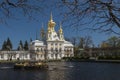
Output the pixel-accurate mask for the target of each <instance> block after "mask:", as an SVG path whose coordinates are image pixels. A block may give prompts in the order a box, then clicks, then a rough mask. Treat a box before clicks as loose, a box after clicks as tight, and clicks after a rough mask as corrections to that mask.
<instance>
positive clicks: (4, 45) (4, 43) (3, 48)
mask: <svg viewBox="0 0 120 80" xmlns="http://www.w3.org/2000/svg"><path fill="white" fill-rule="evenodd" d="M6 43H7V42H6V41H4V42H3V45H2V50H7V48H6Z"/></svg>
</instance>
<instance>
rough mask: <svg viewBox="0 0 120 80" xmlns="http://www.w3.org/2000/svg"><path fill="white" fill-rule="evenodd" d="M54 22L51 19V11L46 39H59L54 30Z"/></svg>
mask: <svg viewBox="0 0 120 80" xmlns="http://www.w3.org/2000/svg"><path fill="white" fill-rule="evenodd" d="M55 25H56V23H55V22H54V21H53V17H52V13H51V15H50V20H49V22H48V30H47V40H50V41H54V40H59V38H58V35H57V33H56V31H55V28H54V27H55Z"/></svg>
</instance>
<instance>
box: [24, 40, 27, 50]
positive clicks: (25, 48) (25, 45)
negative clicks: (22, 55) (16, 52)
mask: <svg viewBox="0 0 120 80" xmlns="http://www.w3.org/2000/svg"><path fill="white" fill-rule="evenodd" d="M24 50H28V42H27V41H25V44H24Z"/></svg>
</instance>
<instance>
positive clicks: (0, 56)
mask: <svg viewBox="0 0 120 80" xmlns="http://www.w3.org/2000/svg"><path fill="white" fill-rule="evenodd" d="M55 25H56V23H55V22H54V21H53V19H52V14H51V17H50V20H49V22H48V29H47V32H46V37H45V39H46V40H45V41H40V40H34V41H32V42H31V43H30V45H29V51H0V60H59V59H62V58H63V57H73V56H74V50H73V47H74V46H73V44H72V43H71V42H68V41H66V40H65V39H64V34H63V30H62V27H61V25H60V29H59V31H58V33H57V32H56V31H55Z"/></svg>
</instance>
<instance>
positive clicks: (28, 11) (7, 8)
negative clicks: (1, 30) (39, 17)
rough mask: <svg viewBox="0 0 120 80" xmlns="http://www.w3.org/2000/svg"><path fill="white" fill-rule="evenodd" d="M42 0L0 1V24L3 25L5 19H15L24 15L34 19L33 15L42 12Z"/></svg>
mask: <svg viewBox="0 0 120 80" xmlns="http://www.w3.org/2000/svg"><path fill="white" fill-rule="evenodd" d="M44 6H45V4H44V0H0V23H5V22H6V20H7V18H11V19H13V18H14V19H16V18H17V17H19V16H21V14H22V15H24V16H26V17H28V18H29V19H34V17H33V16H34V15H35V14H36V13H38V12H42V10H43V8H44Z"/></svg>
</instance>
